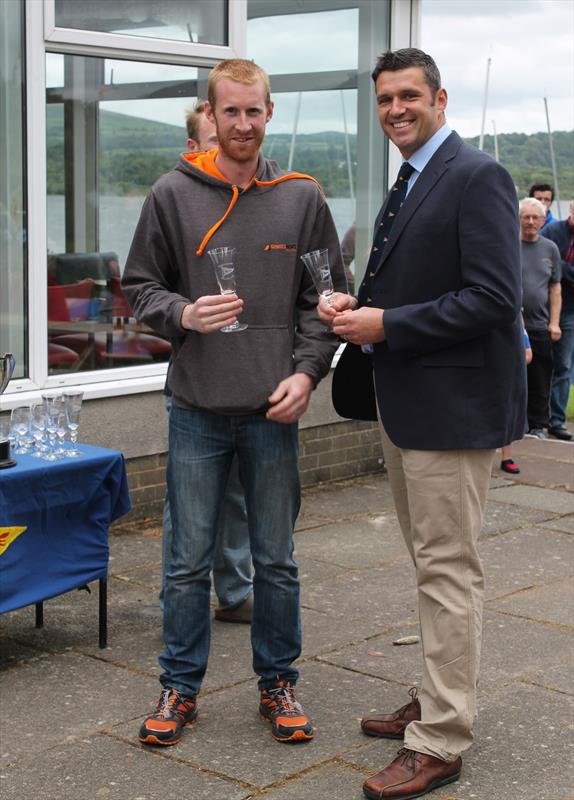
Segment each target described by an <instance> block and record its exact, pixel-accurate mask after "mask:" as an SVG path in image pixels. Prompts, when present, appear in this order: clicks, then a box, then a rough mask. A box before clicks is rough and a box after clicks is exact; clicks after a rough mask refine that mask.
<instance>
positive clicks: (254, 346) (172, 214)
mask: <svg viewBox="0 0 574 800" xmlns="http://www.w3.org/2000/svg"><path fill="white" fill-rule="evenodd" d="M216 154H217V150H210V151H207V152H202V153H185V154H183V155H182V156H180V158H179V162H178V164H177V166H176V167H175V169H174V170H172V171H171V172H169V173H167V174H166V175H163V176H162V177H161V178H159V180H158V181H156V183H155V184H154V185H153V187H152V189H151V192H150V194H149V195H148V197H147V199H146V201H145V203H144V206H143V208H142V212H141V216H140V219H139V222H138V225H137V228H136V231H135V235H134V239H133V242H132V246H131V249H130V253H129V256H128V259H127V262H126V267H125V271H124V275H123V279H122V285H123V288H124V291H125V293H126V295H127V297H128V300H129V302H130V303H131V305H132V307H133V309H134V313H135V316H136V318H137V319H138V320H140V321H141V322H143V323H145V324H147V325H149V327H150V328H152V329H153V330H155V331H156V332H157V333H158V334H159V335H161V336H164V337H166V338H168V339H169V340H170V341H171V343H172V348H173V354H172V365H171V368H170V371H169V385H170V389H171V391H172V394H173V403H174V405H176V406H179V407H181V408H187V409H202V410H204V411H211V412H214V413H217V414H251V413H257V412H264V411H265V410H267V408H268V407H269V404H268V401H267V398H268V397H269V395H270V394H271V393H272V392H273V391H274V390H275V388H276V387H277V385H278V384H279V383H280V381H282V380H283V379H284V378H286V377H288V376H289V375H291V374H292V373H293V372H304V373H306V374H307V375H309V376H310V377H311V378H312V380H313V382H314V384H315V385H316V384H317V383H318V382H319V381H320V380H321V378H323V377H324V376H325V375H326V373H327V372H328V370H329V367H330V364H331V360H332V358H333V355H334V353H335V350H336V348H337V338H336V337H335V336H334V335H333V334H332V333H330V332H329V331H327V329H326V328H325V326H324V325H323V324H322V322H321V321H320V320H319V317H318V316H317V312H316V306H317V302H318V297H317V293H316V291H315V289H314V287H313V284H312V282H311V280H310V279H309V277H308V275H307V273H306V270H305V268H304V266H303V262H302V261H301V258H300V256H301V255H302V254H303V253H306V252H308V251H310V250H317V249H320V248H328V250H329V260H330V264H331V271H332V275H333V283H334V286H335V290H336V291H343V292H345V291H346V281H345V275H344V270H343V262H342V257H341V250H340V246H339V240H338V237H337V232H336V229H335V225H334V223H333V219H332V217H331V214H330V211H329V208H328V206H327V204H326V202H325V198H324V196H323V193H322V191H321V190H320V188H319V186H318V184H317V183H316V181H315V180H314V179H313V178H311V177H309V176H307V175H300V174H298V173H285V172H283V171H282V170H281V169H280V168H279V166H278V165H277V164H276V162H274V161H269V160H268V159H266V158H264V157H263V156H262V155H260V156H259V164H258V167H257V171H256V177H255V179H254V180H253V181H252V182H251V183H250V184H249V186H248V187H246V188H245V189H239V188H238V187H236V186H232V185H231V184H230V183H228V182H227V181H225V180H223V179H222V177H223V176H221V173H219V171H218V170H217V168H216V167H215V164H214V161H215V156H216ZM225 246H227V247H235V248H236V277H237V294H238V296H239V297H240V298H241V299H242V300H243V301H244V309H243V312H242V314H241V316H240V321H241V322H244V323H247V325H248V328H247V329H246V330H244V331H241V332H238V333H230V334H225V333H221V332H219V331H217V332H215V333H209V334H203V333H198V332H196V331H187V330H184V329H183V328H182V327H181V324H180V320H181V316H182V313H183V310H184V308H185V306H186V305H188V304H189V303H193V302H195V301H196V300H197V299H198V298H199V297H201V296H203V295H214V294H219V288H218V285H217V282H216V279H215V274H214V271H213V267H212V265H211V260H210V259H209V257H208V256H207V251H208V250H209V249H211V248H213V247H225Z"/></svg>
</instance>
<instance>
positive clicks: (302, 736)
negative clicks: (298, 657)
mask: <svg viewBox="0 0 574 800" xmlns="http://www.w3.org/2000/svg"><path fill="white" fill-rule="evenodd" d="M259 716H260V717H261V719H264V720H267V721H268V722H270V723H271V733H272V735H273V738H274V739H276V740H277V741H278V742H306V741H308V740H309V739H312V738H313V726H312V725H311V722H310V721H309V718H308V717H307V716H306V715H305V712H304V711H303V708H302V707H301V704H300V703H298V702H297V700H295V691H294V688H293V686H291V684H290V683H288V682H286V681H281V680H277V685H276V686H275V687H271V688H270V689H264V690H263V691H262V692H261V702H260V704H259Z"/></svg>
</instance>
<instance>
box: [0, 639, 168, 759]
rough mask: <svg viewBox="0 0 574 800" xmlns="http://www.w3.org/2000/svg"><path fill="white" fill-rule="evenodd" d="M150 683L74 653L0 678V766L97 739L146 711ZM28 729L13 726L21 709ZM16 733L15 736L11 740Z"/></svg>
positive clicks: (28, 665)
mask: <svg viewBox="0 0 574 800" xmlns="http://www.w3.org/2000/svg"><path fill="white" fill-rule="evenodd" d="M152 688H153V690H154V692H153V694H155V690H156V689H157V684H156V683H155V681H153V680H151V679H150V678H147V677H144V676H141V675H137V674H136V673H134V672H130V671H128V670H125V669H119V668H117V667H115V666H112V665H110V664H106V663H105V662H103V661H100V660H96V659H94V658H88V657H87V656H83V655H80V654H78V653H62V654H59V655H56V656H52V657H51V658H49V659H46V658H39V659H36V660H34V661H27V662H25V663H24V664H22V665H20V666H19V667H18V668H17V669H10V670H6V671H5V672H4V673H3V675H2V714H1V715H0V741H1V742H2V746H1V752H0V764H1V765H6V764H10V763H12V762H15V761H17V760H18V759H21V758H24V759H29V758H31V757H32V756H34V755H35V754H37V753H41V752H42V751H44V750H47V749H48V748H52V747H54V746H56V745H59V744H63V743H65V742H66V741H69V740H70V737H77V736H85V735H88V734H92V733H96V732H98V731H100V730H103V729H105V728H106V727H108V726H112V725H117V724H118V723H119V722H122V721H123V720H128V719H137V718H138V717H139V716H140V715H143V714H144V713H145V712H146V711H147V709H148V707H149V698H150V697H151V696H152ZM23 708H26V709H28V715H30V714H32V715H33V716H32V718H30V716H28V724H26V725H18V726H15V724H14V721H15V720H19V719H21V714H22V709H23ZM15 730H16V731H17V735H15Z"/></svg>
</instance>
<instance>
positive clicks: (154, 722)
mask: <svg viewBox="0 0 574 800" xmlns="http://www.w3.org/2000/svg"><path fill="white" fill-rule="evenodd" d="M196 719H197V699H196V696H193V697H185V696H184V695H183V694H181V693H180V692H178V691H177V690H176V689H164V690H163V691H162V693H161V695H160V698H159V702H158V704H157V706H156V708H155V711H154V713H153V714H151V715H150V716H149V717H147V719H145V720H144V722H143V723H142V726H141V728H140V732H139V740H140V742H143V743H144V744H177V743H178V742H179V740H180V739H181V729H182V728H183V726H184V725H192V724H193V723H194V722H195V720H196Z"/></svg>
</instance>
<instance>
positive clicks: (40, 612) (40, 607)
mask: <svg viewBox="0 0 574 800" xmlns="http://www.w3.org/2000/svg"><path fill="white" fill-rule="evenodd" d="M35 606H36V627H37V628H43V627H44V603H35Z"/></svg>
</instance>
